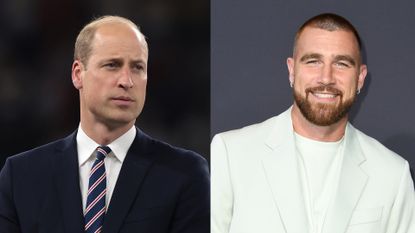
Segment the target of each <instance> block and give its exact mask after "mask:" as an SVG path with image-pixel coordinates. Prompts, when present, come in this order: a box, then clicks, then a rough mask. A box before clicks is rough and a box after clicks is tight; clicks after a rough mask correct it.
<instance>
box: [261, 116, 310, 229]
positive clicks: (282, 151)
mask: <svg viewBox="0 0 415 233" xmlns="http://www.w3.org/2000/svg"><path fill="white" fill-rule="evenodd" d="M277 119H278V118H277ZM265 144H266V145H267V147H268V153H266V154H264V156H263V157H262V164H263V167H264V171H265V175H266V178H267V181H268V185H269V186H270V188H271V190H272V193H273V196H274V202H275V204H276V207H277V209H278V212H279V214H280V217H281V219H282V221H283V224H284V227H285V231H286V232H287V233H290V232H308V229H309V221H308V217H307V212H306V207H305V201H304V197H303V193H304V192H303V190H302V185H301V177H300V173H299V170H298V163H297V158H296V156H295V145H294V135H293V129H292V122H291V108H290V109H289V110H287V111H286V112H284V113H283V114H282V115H281V119H279V121H276V122H275V124H274V128H273V130H272V132H271V133H270V134H269V136H268V138H267V140H266V142H265Z"/></svg>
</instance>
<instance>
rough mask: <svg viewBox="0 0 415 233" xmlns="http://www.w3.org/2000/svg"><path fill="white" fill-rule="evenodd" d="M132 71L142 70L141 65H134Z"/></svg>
mask: <svg viewBox="0 0 415 233" xmlns="http://www.w3.org/2000/svg"><path fill="white" fill-rule="evenodd" d="M133 69H135V70H144V66H143V65H141V64H136V65H134V66H133Z"/></svg>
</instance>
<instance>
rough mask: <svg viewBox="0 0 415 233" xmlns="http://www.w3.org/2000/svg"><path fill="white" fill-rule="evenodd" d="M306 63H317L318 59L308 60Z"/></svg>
mask: <svg viewBox="0 0 415 233" xmlns="http://www.w3.org/2000/svg"><path fill="white" fill-rule="evenodd" d="M306 64H318V60H308V61H306Z"/></svg>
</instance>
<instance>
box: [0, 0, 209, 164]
mask: <svg viewBox="0 0 415 233" xmlns="http://www.w3.org/2000/svg"><path fill="white" fill-rule="evenodd" d="M105 14H112V15H120V16H123V17H127V18H129V19H131V20H132V21H133V22H135V23H137V24H138V25H139V26H140V28H141V30H142V32H143V33H144V35H146V37H147V40H148V44H149V49H150V55H149V69H148V87H147V99H146V104H145V106H144V111H143V112H142V114H141V115H140V117H139V119H138V121H137V125H138V126H139V127H140V128H141V129H143V130H144V131H145V132H147V133H148V134H150V135H152V136H153V137H155V138H158V139H161V140H165V141H167V142H169V143H171V144H174V145H177V146H181V147H185V148H188V149H191V150H194V151H196V152H198V153H201V154H202V155H204V156H205V157H206V158H208V156H209V140H210V139H209V138H210V137H209V76H210V62H209V54H210V50H209V41H210V40H209V36H210V32H209V31H210V23H209V14H210V12H209V1H208V0H196V1H194V0H175V1H167V0H163V1H161V0H151V1H150V0H148V1H126V0H117V1H109V0H100V1H98V0H96V1H85V0H82V1H81V0H63V1H54V0H19V1H15V0H2V1H0V29H1V30H0V32H1V33H0V111H1V112H0V145H1V147H0V168H1V167H3V164H4V161H5V159H6V158H7V157H8V156H10V155H13V154H16V153H19V152H22V151H25V150H28V149H31V148H34V147H36V146H39V145H42V144H44V143H47V142H49V141H52V140H55V139H59V138H62V137H64V136H66V135H67V134H69V133H71V132H72V131H73V130H74V129H75V128H76V127H78V124H79V103H78V102H79V100H78V91H77V90H76V89H75V88H74V87H73V86H72V82H71V65H72V56H73V45H74V43H75V38H76V36H77V34H78V32H79V31H80V29H81V28H82V27H83V25H85V24H86V23H87V22H88V21H90V20H91V19H92V18H94V17H98V16H101V15H105Z"/></svg>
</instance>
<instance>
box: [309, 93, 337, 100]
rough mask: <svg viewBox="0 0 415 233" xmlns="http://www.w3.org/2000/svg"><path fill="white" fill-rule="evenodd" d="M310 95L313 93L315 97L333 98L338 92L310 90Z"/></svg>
mask: <svg viewBox="0 0 415 233" xmlns="http://www.w3.org/2000/svg"><path fill="white" fill-rule="evenodd" d="M311 94H312V95H314V96H315V97H317V98H324V99H333V98H336V97H337V96H338V94H333V93H320V92H311Z"/></svg>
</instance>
